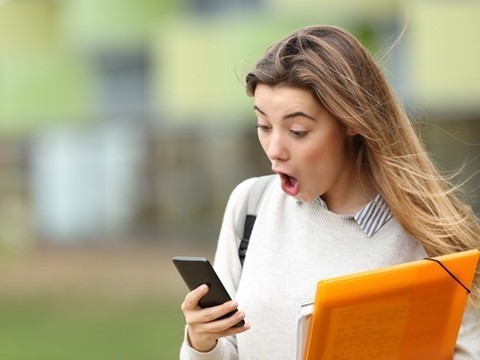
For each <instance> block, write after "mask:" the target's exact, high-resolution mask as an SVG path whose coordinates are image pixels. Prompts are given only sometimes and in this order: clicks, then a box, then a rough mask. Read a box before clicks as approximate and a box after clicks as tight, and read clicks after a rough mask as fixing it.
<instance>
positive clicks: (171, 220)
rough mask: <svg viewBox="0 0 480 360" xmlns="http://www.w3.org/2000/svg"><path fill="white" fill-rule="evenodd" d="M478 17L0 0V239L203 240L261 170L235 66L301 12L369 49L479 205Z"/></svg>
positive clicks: (332, 7)
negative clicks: (235, 192)
mask: <svg viewBox="0 0 480 360" xmlns="http://www.w3.org/2000/svg"><path fill="white" fill-rule="evenodd" d="M479 20H480V2H478V1H428V0H415V1H414V0H411V1H407V2H405V1H400V0H389V1H383V0H362V1H357V2H351V1H347V0H335V1H333V0H329V1H327V0H324V1H314V0H302V1H300V2H299V1H294V0H281V1H268V0H229V1H213V0H212V1H205V0H203V1H202V0H181V1H168V0H163V1H161V0H122V1H119V0H115V1H114V0H101V1H95V0H82V1H75V0H34V1H33V0H10V1H3V2H0V167H1V174H0V214H1V215H2V220H0V244H2V242H3V243H7V242H8V243H12V242H13V243H14V242H15V241H19V242H21V241H22V239H25V238H32V237H33V238H34V239H37V241H43V242H47V243H54V244H78V243H85V242H92V241H95V242H104V243H107V242H111V241H120V239H129V238H135V239H139V238H141V239H148V240H151V241H162V239H163V238H164V237H165V236H167V235H168V236H170V235H173V236H176V237H181V238H185V239H208V240H209V241H215V237H216V235H217V233H218V226H219V224H220V221H221V215H222V212H223V208H224V206H225V202H226V200H227V197H228V194H229V192H230V191H231V189H232V188H233V186H234V185H235V184H236V183H238V182H239V181H240V180H242V179H244V178H246V177H248V176H253V175H260V174H264V173H268V172H269V165H268V163H267V161H266V160H265V159H264V156H263V155H262V152H261V149H260V147H259V145H258V144H257V141H256V136H255V132H254V129H253V125H254V124H253V114H252V112H251V100H250V99H249V98H248V97H247V96H246V95H245V92H244V88H243V84H242V82H243V77H244V74H245V72H246V71H247V69H248V68H249V67H250V66H251V65H252V64H253V63H254V61H255V59H256V58H257V57H258V56H259V55H260V54H261V52H262V51H263V50H264V49H265V48H266V47H267V46H268V45H269V44H270V43H271V42H273V41H275V40H277V39H279V38H280V37H282V36H284V35H286V34H288V33H289V32H291V31H292V30H294V29H296V28H298V27H300V26H304V25H309V24H314V23H329V24H336V25H339V26H342V27H345V28H347V29H348V30H350V31H352V32H353V33H355V34H356V35H357V36H358V37H359V38H360V40H361V41H362V42H363V43H364V44H365V45H366V46H367V47H368V48H369V50H370V51H371V52H372V54H375V56H377V57H379V58H382V59H383V60H382V61H383V64H384V66H385V69H386V72H387V74H388V76H389V77H390V79H391V80H392V82H393V84H394V87H395V89H396V90H397V91H398V93H399V96H400V97H401V99H402V100H403V101H404V103H405V105H406V107H407V108H408V109H409V111H410V112H411V113H412V116H413V117H414V118H415V119H417V121H418V125H419V129H420V130H421V133H422V136H423V138H424V139H425V142H426V145H427V147H428V148H429V149H430V151H431V153H432V156H433V157H434V158H435V160H436V161H437V163H438V164H439V166H440V167H441V168H442V169H443V170H445V171H452V170H454V169H458V168H459V167H460V166H461V165H462V164H463V163H465V168H464V171H463V172H462V175H461V176H460V177H459V179H458V180H459V181H465V180H467V179H468V178H469V177H471V180H469V181H468V182H467V184H466V189H467V190H468V191H469V192H467V196H469V197H470V200H471V201H472V203H473V204H474V206H475V208H476V210H477V211H480V204H479V201H478V200H476V196H478V194H479V189H480V178H479V176H478V175H477V176H474V174H475V173H476V172H478V170H479V169H480V160H479V155H480V145H479V144H480V131H479V119H480V101H479V100H480V74H479V72H478V70H477V64H478V63H480V45H479V43H478V41H475V35H476V34H477V33H478V32H479V30H480V21H479ZM405 26H406V32H405V34H404V35H403V37H402V38H401V39H400V42H399V44H398V45H397V46H394V47H392V48H391V49H390V52H387V53H385V51H384V50H385V49H388V48H389V47H390V45H392V44H393V43H394V42H395V40H396V39H397V38H398V36H399V35H400V33H401V32H402V29H403V28H404V27H405ZM12 224H14V225H13V226H12ZM19 229H22V231H19ZM15 239H18V240H15Z"/></svg>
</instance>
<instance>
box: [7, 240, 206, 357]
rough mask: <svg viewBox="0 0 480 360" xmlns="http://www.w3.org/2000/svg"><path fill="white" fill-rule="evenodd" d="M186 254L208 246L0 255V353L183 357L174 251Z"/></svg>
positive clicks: (181, 290) (199, 252) (180, 284)
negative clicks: (173, 260)
mask: <svg viewBox="0 0 480 360" xmlns="http://www.w3.org/2000/svg"><path fill="white" fill-rule="evenodd" d="M170 244H175V243H174V242H173V241H172V242H170ZM183 254H184V255H190V254H191V255H198V256H209V255H211V249H210V248H208V247H204V246H198V245H197V246H196V247H192V246H187V247H182V246H179V245H177V244H175V245H174V246H171V247H168V248H165V247H162V248H148V247H147V248H123V249H122V248H119V249H105V248H104V249H95V248H94V249H55V248H54V249H36V250H34V251H31V252H29V253H25V254H23V255H19V254H17V255H15V256H7V257H5V256H3V257H1V258H0V359H2V360H60V359H61V360H64V359H69V360H132V359H141V360H158V359H160V360H169V359H178V354H179V349H180V344H181V341H182V339H183V329H184V323H185V321H184V318H183V314H182V313H181V310H180V304H181V301H182V299H183V297H184V295H185V294H186V291H187V290H186V286H185V285H184V283H183V281H182V280H181V278H180V276H179V275H178V274H177V272H176V270H175V268H174V266H173V265H172V263H171V257H172V256H174V255H183Z"/></svg>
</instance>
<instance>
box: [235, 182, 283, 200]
mask: <svg viewBox="0 0 480 360" xmlns="http://www.w3.org/2000/svg"><path fill="white" fill-rule="evenodd" d="M274 178H275V175H264V176H258V177H251V178H248V179H246V180H243V181H242V182H240V183H239V184H237V185H236V186H235V188H234V189H233V191H232V192H231V194H230V201H231V202H236V201H238V200H244V199H245V198H246V197H247V196H248V194H249V193H250V192H251V191H252V189H254V188H255V187H257V186H260V187H261V188H259V190H260V191H263V189H265V187H266V186H268V184H269V183H270V182H271V181H273V179H274ZM257 184H258V185H257Z"/></svg>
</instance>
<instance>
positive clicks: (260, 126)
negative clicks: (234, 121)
mask: <svg viewBox="0 0 480 360" xmlns="http://www.w3.org/2000/svg"><path fill="white" fill-rule="evenodd" d="M255 127H256V128H257V130H259V131H262V132H269V131H270V130H271V129H272V127H271V126H268V125H263V124H257V125H255Z"/></svg>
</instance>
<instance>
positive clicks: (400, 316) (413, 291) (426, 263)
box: [297, 250, 480, 360]
mask: <svg viewBox="0 0 480 360" xmlns="http://www.w3.org/2000/svg"><path fill="white" fill-rule="evenodd" d="M479 254H480V253H479V251H478V250H469V251H464V252H459V253H455V254H449V255H444V256H439V257H435V258H428V259H423V260H418V261H413V262H409V263H405V264H400V265H395V266H391V267H387V268H382V269H378V270H373V271H367V272H362V273H358V274H353V275H347V276H342V277H337V278H332V279H328V280H322V281H319V282H318V285H317V292H316V296H315V301H314V303H313V306H309V305H307V306H303V307H302V309H301V316H299V322H298V330H297V359H306V360H317V359H322V360H329V359H355V360H367V359H368V360H376V359H379V360H380V359H381V360H389V359H392V360H393V359H395V360H403V359H405V360H415V359H422V360H423V359H451V358H452V355H453V352H454V349H455V344H456V341H457V336H458V332H459V329H460V325H461V322H462V317H463V313H464V311H465V307H466V302H467V298H468V294H469V291H470V290H469V288H470V287H471V284H472V281H473V277H474V274H475V269H476V266H477V263H478V259H479Z"/></svg>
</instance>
